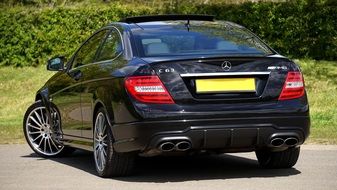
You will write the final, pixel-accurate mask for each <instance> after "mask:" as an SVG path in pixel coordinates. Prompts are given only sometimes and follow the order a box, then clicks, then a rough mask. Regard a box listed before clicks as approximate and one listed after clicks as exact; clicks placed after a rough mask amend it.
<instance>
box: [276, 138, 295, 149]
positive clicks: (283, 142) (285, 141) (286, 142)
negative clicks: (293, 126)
mask: <svg viewBox="0 0 337 190" xmlns="http://www.w3.org/2000/svg"><path fill="white" fill-rule="evenodd" d="M297 144H298V139H297V138H296V137H283V138H281V137H275V138H272V139H271V140H270V145H271V146H273V147H282V146H286V147H287V146H296V145H297Z"/></svg>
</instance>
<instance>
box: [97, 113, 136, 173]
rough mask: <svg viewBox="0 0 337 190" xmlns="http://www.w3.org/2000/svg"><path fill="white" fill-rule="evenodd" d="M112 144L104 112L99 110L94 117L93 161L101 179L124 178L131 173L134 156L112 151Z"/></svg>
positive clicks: (112, 140) (111, 136)
mask: <svg viewBox="0 0 337 190" xmlns="http://www.w3.org/2000/svg"><path fill="white" fill-rule="evenodd" d="M113 142H114V139H113V135H112V132H111V128H110V125H109V123H108V122H107V119H106V112H105V110H104V109H103V108H100V109H99V110H98V112H97V113H96V117H95V126H94V159H95V167H96V171H97V173H98V175H99V176H101V177H113V176H126V175H128V174H130V173H131V171H132V168H133V165H134V158H135V155H134V154H131V153H118V152H116V151H114V148H113Z"/></svg>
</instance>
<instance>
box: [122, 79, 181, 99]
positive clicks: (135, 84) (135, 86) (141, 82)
mask: <svg viewBox="0 0 337 190" xmlns="http://www.w3.org/2000/svg"><path fill="white" fill-rule="evenodd" d="M125 87H126V89H127V91H128V92H129V93H130V94H131V95H132V96H133V97H134V98H135V99H136V100H138V101H140V102H144V103H156V104H174V101H173V100H172V98H171V95H170V94H169V93H168V92H167V90H166V88H165V87H164V85H163V83H162V82H161V81H160V79H159V77H158V76H134V77H128V78H127V79H126V80H125Z"/></svg>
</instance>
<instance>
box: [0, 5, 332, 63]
mask: <svg viewBox="0 0 337 190" xmlns="http://www.w3.org/2000/svg"><path fill="white" fill-rule="evenodd" d="M178 5H179V6H176V7H170V6H167V7H166V8H165V7H164V8H160V9H159V8H151V7H145V6H140V5H137V6H132V5H121V4H119V3H109V4H101V5H97V4H95V5H92V6H89V5H86V6H84V5H81V6H67V7H56V8H48V7H45V8H33V7H7V8H6V7H3V8H0V36H1V39H0V65H14V66H34V65H39V64H44V63H45V62H46V60H47V59H48V58H49V57H51V56H53V55H58V54H62V55H66V56H70V55H71V54H72V53H73V52H74V50H75V49H76V48H77V47H78V45H79V44H80V43H81V42H82V41H83V40H84V39H85V38H87V37H88V36H89V35H90V34H91V33H92V32H93V31H95V30H96V29H98V28H100V27H102V26H104V25H106V24H107V23H109V22H111V21H117V20H119V19H120V18H124V17H126V16H136V15H144V14H160V13H200V14H212V15H215V16H216V18H217V19H224V20H230V21H233V22H236V23H239V24H242V25H244V26H246V27H247V28H249V29H250V30H252V31H253V32H255V33H256V34H258V35H259V36H260V37H261V38H262V39H263V40H265V41H267V42H268V43H269V44H270V45H271V46H272V47H273V48H274V49H275V50H276V51H278V52H280V53H281V54H284V55H287V56H290V57H296V58H301V57H308V58H314V59H327V60H336V59H337V7H336V6H335V5H334V4H333V3H332V4H331V3H330V4H328V3H325V2H316V1H315V0H301V1H296V2H295V3H294V1H292V2H286V3H244V4H239V5H228V4H212V5H189V4H184V3H179V4H178Z"/></svg>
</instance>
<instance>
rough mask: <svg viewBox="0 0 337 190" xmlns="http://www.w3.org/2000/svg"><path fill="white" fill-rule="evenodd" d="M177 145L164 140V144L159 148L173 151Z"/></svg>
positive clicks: (164, 150)
mask: <svg viewBox="0 0 337 190" xmlns="http://www.w3.org/2000/svg"><path fill="white" fill-rule="evenodd" d="M174 147H175V145H174V144H173V143H172V142H164V143H162V144H160V146H159V150H161V151H163V152H169V151H172V150H173V149H174Z"/></svg>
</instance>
